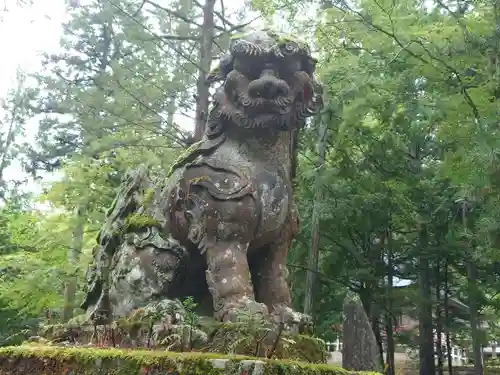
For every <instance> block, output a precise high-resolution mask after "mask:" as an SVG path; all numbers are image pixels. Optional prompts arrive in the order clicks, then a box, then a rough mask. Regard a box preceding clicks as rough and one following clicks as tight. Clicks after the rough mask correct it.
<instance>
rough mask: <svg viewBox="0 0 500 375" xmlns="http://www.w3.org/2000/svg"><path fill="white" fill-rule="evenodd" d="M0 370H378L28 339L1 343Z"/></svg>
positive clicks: (251, 373)
mask: <svg viewBox="0 0 500 375" xmlns="http://www.w3.org/2000/svg"><path fill="white" fill-rule="evenodd" d="M0 374H1V375H25V374H29V375H91V374H99V375H101V374H102V375H160V374H161V375H163V374H170V375H223V374H224V375H225V374H228V375H379V374H377V373H369V372H350V371H345V370H343V369H340V368H337V367H333V366H329V365H324V364H321V365H312V364H307V363H301V362H294V361H272V360H260V359H257V358H251V357H244V356H223V355H220V354H210V353H195V352H190V353H173V352H165V351H146V350H123V349H94V348H60V347H50V346H40V345H26V346H17V347H7V348H1V349H0Z"/></svg>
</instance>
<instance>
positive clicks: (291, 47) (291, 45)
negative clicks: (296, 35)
mask: <svg viewBox="0 0 500 375" xmlns="http://www.w3.org/2000/svg"><path fill="white" fill-rule="evenodd" d="M282 49H283V53H284V54H286V55H292V54H294V53H297V52H299V50H300V47H299V45H298V44H297V43H296V42H287V43H286V44H285V45H284V46H283V48H282Z"/></svg>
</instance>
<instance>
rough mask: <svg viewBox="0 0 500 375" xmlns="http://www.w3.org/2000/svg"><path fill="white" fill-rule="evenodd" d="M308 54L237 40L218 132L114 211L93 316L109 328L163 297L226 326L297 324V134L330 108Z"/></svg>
mask: <svg viewBox="0 0 500 375" xmlns="http://www.w3.org/2000/svg"><path fill="white" fill-rule="evenodd" d="M315 64H316V61H315V59H314V58H312V57H311V53H310V50H309V48H308V46H307V45H306V44H304V43H301V42H298V41H297V40H295V39H293V38H290V37H287V36H282V35H278V34H276V33H273V32H271V31H268V30H264V31H258V32H251V33H248V34H245V35H242V36H240V37H238V38H235V39H233V40H232V42H231V46H230V53H229V54H228V55H227V56H225V57H224V58H223V59H221V61H220V64H219V67H218V68H217V69H216V70H214V71H213V72H212V73H211V74H210V75H209V77H208V79H207V80H208V81H209V84H215V83H216V82H221V83H222V84H221V86H220V87H219V88H218V89H217V91H216V93H215V95H214V98H213V105H212V108H211V110H210V112H209V113H208V116H207V124H206V131H205V134H204V137H203V139H202V140H201V141H200V142H197V143H195V144H193V145H192V146H191V147H189V148H188V149H187V150H186V151H185V153H184V154H183V155H182V156H181V157H180V158H179V159H178V160H177V161H176V162H175V163H174V164H173V166H172V167H171V169H170V171H168V173H166V174H165V176H164V178H161V179H158V180H152V179H151V178H150V177H149V176H148V175H147V170H146V167H141V168H139V169H138V170H136V171H133V172H130V173H128V174H127V176H126V177H125V179H124V182H123V184H122V186H121V189H120V191H119V192H118V194H117V197H116V199H115V201H114V203H113V205H112V207H111V208H110V210H109V211H108V213H107V217H106V222H105V224H104V226H103V228H102V229H101V231H100V233H99V235H98V239H97V240H98V244H97V246H96V247H95V248H94V252H93V261H92V263H91V264H90V266H89V268H88V270H87V274H86V280H87V286H86V290H85V293H86V295H85V300H84V302H83V303H82V308H83V309H85V310H86V311H87V314H88V316H89V317H90V318H91V319H93V320H94V322H101V323H103V322H107V321H108V322H109V321H110V320H112V319H114V318H116V317H121V316H126V315H127V314H129V313H130V312H131V311H132V310H134V309H137V308H140V307H141V306H144V305H146V304H147V303H150V302H151V301H159V300H163V299H168V300H172V299H178V298H184V297H186V296H191V297H193V298H194V299H195V300H196V301H197V302H198V303H199V304H200V306H202V307H205V308H206V310H207V311H210V313H211V314H213V316H214V317H215V318H216V319H217V320H220V321H234V320H235V319H236V317H237V315H238V314H239V313H241V312H244V313H246V314H261V315H263V316H265V317H270V318H273V319H274V321H276V322H279V323H283V324H285V325H294V324H300V323H301V322H302V321H303V320H304V318H305V317H304V316H303V315H302V314H300V313H297V312H295V311H293V310H292V307H291V306H292V303H291V297H290V290H289V286H288V283H287V273H288V271H287V268H286V266H285V259H286V256H287V252H288V249H289V247H290V245H291V242H292V240H293V238H294V236H295V234H296V232H297V228H298V219H297V215H296V212H295V206H294V203H293V201H292V184H291V168H292V158H293V152H294V151H293V137H294V134H295V132H296V131H297V130H298V129H299V128H300V127H301V126H303V125H304V123H305V119H306V118H307V117H309V116H313V115H315V114H316V113H318V111H320V110H321V108H322V106H323V102H322V97H321V86H320V85H319V84H318V82H317V81H316V79H315V78H314V71H315Z"/></svg>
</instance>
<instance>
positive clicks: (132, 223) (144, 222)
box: [124, 213, 161, 232]
mask: <svg viewBox="0 0 500 375" xmlns="http://www.w3.org/2000/svg"><path fill="white" fill-rule="evenodd" d="M160 224H161V223H160V222H159V221H158V220H156V219H154V218H152V217H151V216H148V215H146V214H139V213H133V214H131V215H129V216H127V217H126V218H125V223H124V229H125V231H127V232H128V231H130V232H131V231H134V230H138V229H142V228H148V227H155V226H159V225H160Z"/></svg>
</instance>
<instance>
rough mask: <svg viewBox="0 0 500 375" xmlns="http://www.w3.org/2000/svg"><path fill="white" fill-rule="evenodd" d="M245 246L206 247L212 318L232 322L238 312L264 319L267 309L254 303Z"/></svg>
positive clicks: (232, 243) (222, 245)
mask: <svg viewBox="0 0 500 375" xmlns="http://www.w3.org/2000/svg"><path fill="white" fill-rule="evenodd" d="M247 248H248V244H241V243H238V242H217V243H215V244H214V245H209V246H207V250H206V259H207V271H206V277H207V283H208V287H209V290H210V293H211V294H212V298H213V302H214V315H215V318H216V319H218V320H222V321H235V320H237V318H238V314H239V313H240V312H242V311H244V312H245V313H248V314H251V315H255V314H261V315H264V316H265V315H267V308H266V306H265V305H264V304H262V303H257V302H255V300H254V292H253V287H252V283H251V278H250V271H249V268H248V261H247Z"/></svg>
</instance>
